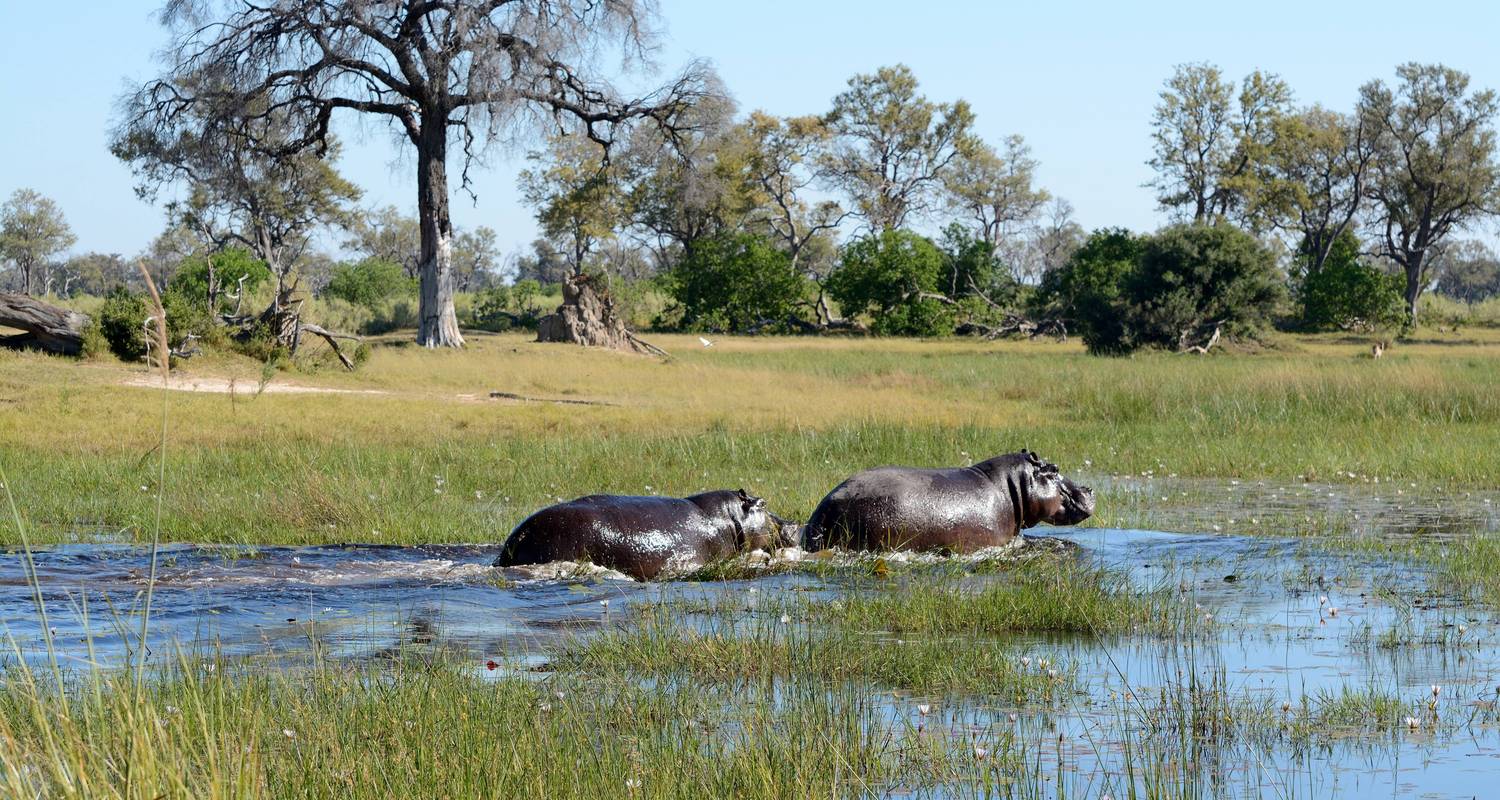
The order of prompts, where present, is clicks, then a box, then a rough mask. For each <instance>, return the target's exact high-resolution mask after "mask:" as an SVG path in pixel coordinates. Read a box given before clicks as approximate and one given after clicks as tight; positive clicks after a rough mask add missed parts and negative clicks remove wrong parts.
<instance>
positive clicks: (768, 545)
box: [729, 489, 797, 551]
mask: <svg viewBox="0 0 1500 800" xmlns="http://www.w3.org/2000/svg"><path fill="white" fill-rule="evenodd" d="M735 501H736V502H734V503H732V504H731V505H730V508H729V513H730V514H732V515H734V517H735V526H736V527H738V528H739V531H740V542H739V545H740V549H741V550H746V551H748V550H767V551H770V550H775V549H776V548H778V547H791V546H792V545H794V544H796V543H797V542H796V526H795V525H792V524H790V523H788V522H787V521H786V520H784V519H782V518H780V517H778V516H776V515H775V514H772V513H771V512H770V511H767V510H766V501H765V498H763V497H756V496H755V495H752V494H748V493H747V492H746V491H745V490H744V489H740V490H739V491H738V492H737V493H736V496H735Z"/></svg>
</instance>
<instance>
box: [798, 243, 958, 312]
mask: <svg viewBox="0 0 1500 800" xmlns="http://www.w3.org/2000/svg"><path fill="white" fill-rule="evenodd" d="M943 267H944V258H943V253H942V251H941V250H939V249H938V248H937V246H936V245H934V244H933V243H932V242H931V241H929V240H928V239H927V238H925V237H923V236H918V235H917V234H915V233H912V232H911V231H904V230H888V231H883V232H881V233H879V234H876V235H872V236H866V237H864V238H861V239H856V240H854V241H853V242H850V243H849V244H848V245H847V246H845V247H844V253H843V258H842V260H841V261H840V263H839V266H838V267H837V268H836V269H834V271H833V272H832V273H831V274H829V276H828V280H827V282H826V286H827V289H828V294H829V296H831V297H832V298H833V299H834V300H835V301H837V302H838V304H839V306H840V307H842V308H843V310H844V313H846V314H850V315H854V314H861V313H869V314H871V315H872V317H873V320H872V324H871V326H870V327H871V330H873V331H874V332H876V333H879V334H883V335H895V336H903V335H905V336H940V335H944V334H949V333H952V332H953V324H954V314H953V309H952V307H950V306H949V305H947V304H945V303H943V302H942V301H940V300H936V299H933V298H931V297H923V296H922V293H924V292H927V293H937V292H940V291H941V290H940V287H939V283H940V281H941V279H942V276H943Z"/></svg>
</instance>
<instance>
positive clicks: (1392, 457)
mask: <svg viewBox="0 0 1500 800" xmlns="http://www.w3.org/2000/svg"><path fill="white" fill-rule="evenodd" d="M1484 334H1485V335H1486V336H1488V335H1489V332H1484ZM1457 337H1458V335H1457V334H1453V335H1448V336H1447V338H1444V337H1443V336H1440V335H1434V336H1433V337H1429V338H1430V340H1427V341H1419V342H1417V343H1413V344H1409V345H1403V346H1399V347H1397V348H1396V349H1395V350H1393V351H1392V353H1391V354H1390V355H1388V356H1387V357H1386V358H1384V359H1382V360H1380V361H1372V360H1370V359H1368V358H1360V357H1359V353H1360V352H1362V349H1363V344H1362V343H1360V342H1359V341H1357V340H1356V341H1348V342H1346V341H1344V340H1342V339H1340V338H1338V337H1304V338H1299V339H1289V340H1287V341H1285V342H1284V343H1283V345H1282V346H1281V348H1280V349H1274V350H1270V351H1266V352H1262V353H1259V354H1255V355H1223V356H1214V357H1207V358H1189V357H1185V356H1173V355H1165V354H1147V355H1142V356H1139V357H1137V358H1131V359H1101V358H1093V357H1089V356H1087V355H1084V354H1083V353H1081V352H1080V350H1079V348H1078V347H1077V346H1076V344H1071V343H1070V344H1067V345H1058V344H1055V343H1050V342H1048V343H1042V342H1025V343H998V344H995V343H981V342H974V341H968V340H956V341H942V342H915V341H908V340H821V339H796V338H768V339H732V338H725V339H722V340H720V341H719V342H718V343H717V345H716V346H715V347H714V348H712V349H705V348H703V347H701V345H699V344H698V343H697V341H696V338H695V337H675V336H663V337H657V339H658V341H659V343H660V344H662V345H664V346H666V347H667V348H668V349H669V350H670V351H672V352H673V354H674V357H673V358H672V359H671V360H669V361H666V362H661V361H657V360H653V359H646V358H639V357H632V356H624V355H619V354H615V353H608V352H598V351H587V350H583V349H581V348H570V347H564V346H555V345H539V344H534V343H530V342H527V341H526V340H525V337H522V336H519V335H505V336H475V337H473V343H474V344H473V347H472V348H471V349H470V350H468V351H465V352H461V353H460V352H455V353H428V352H422V351H418V350H417V349H416V348H412V347H407V346H403V345H401V344H399V342H397V341H396V340H394V339H393V340H388V341H383V342H380V343H377V346H376V347H375V352H374V355H373V356H372V357H371V359H370V361H369V363H368V364H366V365H365V366H364V367H363V368H362V369H361V371H360V372H358V373H355V374H342V373H339V372H317V373H312V374H301V373H285V374H280V375H278V376H276V377H275V379H274V380H273V381H272V386H273V387H275V386H276V385H277V384H288V383H290V384H298V385H303V386H315V387H325V388H332V389H342V390H358V391H365V392H380V394H321V395H319V394H274V393H272V392H270V391H268V392H266V393H263V394H260V395H258V396H257V395H256V394H255V389H256V387H257V384H258V382H259V374H260V365H258V364H254V363H252V362H247V361H244V360H239V359H235V358H231V357H227V356H210V357H208V358H207V359H206V360H197V361H195V362H192V363H190V364H189V365H187V367H186V368H185V370H186V375H187V377H188V379H194V378H197V379H204V378H218V379H229V378H233V379H235V381H236V393H235V395H233V396H231V395H227V394H204V393H191V392H174V393H172V395H171V397H170V400H169V405H170V416H171V430H170V432H169V436H168V456H167V473H168V478H167V486H166V487H165V493H166V494H165V503H164V506H165V517H164V519H163V535H164V538H165V539H167V540H176V541H201V542H207V541H213V542H234V543H293V542H296V543H307V542H336V541H352V540H358V541H371V542H391V543H415V542H430V541H494V540H498V539H499V538H501V537H502V536H503V535H504V533H505V532H506V531H508V530H509V528H510V527H511V526H512V525H514V524H515V523H516V522H517V521H519V520H520V519H521V518H523V517H524V516H525V515H526V514H528V513H530V512H531V511H533V510H535V509H536V508H537V507H539V506H541V505H545V504H547V503H550V502H555V500H556V498H558V497H564V498H566V497H573V496H578V495H582V494H586V493H590V492H596V491H609V492H630V493H649V492H659V493H670V494H680V493H689V492H694V491H698V490H700V489H703V488H710V487H726V486H727V487H744V488H746V489H747V490H750V491H753V492H757V493H759V494H762V495H764V496H765V497H767V498H768V499H769V500H770V503H771V505H772V507H773V509H775V510H776V511H777V512H778V513H780V514H782V515H783V516H788V517H802V516H804V515H806V514H807V513H809V512H810V511H811V509H812V507H813V506H814V505H815V504H816V503H817V501H818V499H820V498H821V497H822V495H823V494H824V493H825V492H827V491H828V490H829V489H830V488H832V487H833V486H834V485H835V484H837V483H838V482H839V481H840V480H842V479H843V478H844V477H846V476H847V475H849V474H851V473H852V472H854V471H857V470H859V469H862V468H865V467H868V466H871V465H875V464H883V463H904V464H931V465H939V464H960V463H966V462H971V461H976V460H979V459H982V458H985V457H987V456H989V455H993V454H995V453H999V452H1007V451H1011V450H1015V449H1019V448H1021V447H1030V448H1033V449H1036V450H1038V451H1040V452H1041V453H1042V454H1043V455H1046V456H1048V457H1049V458H1051V459H1053V460H1056V461H1058V462H1059V463H1061V464H1062V466H1063V467H1064V469H1065V470H1067V471H1068V472H1069V473H1071V474H1074V475H1077V476H1080V477H1082V478H1084V479H1092V478H1100V477H1102V476H1107V475H1110V474H1119V475H1138V474H1140V473H1142V472H1146V471H1151V472H1153V474H1158V475H1166V474H1177V475H1181V476H1184V477H1186V476H1199V477H1237V478H1258V477H1267V478H1277V479H1287V480H1291V479H1296V478H1299V477H1305V478H1307V479H1323V480H1335V481H1337V480H1347V478H1346V477H1345V476H1346V475H1347V474H1348V473H1350V472H1353V473H1356V474H1358V475H1363V476H1379V477H1382V479H1389V478H1397V479H1401V480H1412V481H1420V482H1422V483H1424V484H1426V485H1431V484H1433V483H1441V484H1450V485H1460V486H1464V487H1467V488H1494V487H1495V486H1496V485H1497V481H1500V477H1497V476H1500V369H1496V367H1497V365H1500V337H1495V336H1489V338H1478V339H1463V338H1457ZM132 379H134V380H141V379H147V380H149V376H148V375H147V374H146V373H145V372H144V371H143V369H142V368H140V367H131V366H126V365H121V364H118V363H83V364H80V363H77V362H73V361H68V360H65V359H57V358H48V357H43V356H37V355H25V354H23V355H14V354H0V405H3V407H4V408H5V410H6V413H4V414H3V415H0V442H3V444H0V462H3V463H4V464H5V465H6V466H7V467H9V471H10V476H11V480H12V484H13V488H14V489H15V490H16V494H17V497H18V499H19V502H20V503H21V505H22V512H23V514H25V515H26V517H27V518H28V519H29V520H30V521H31V523H32V525H33V527H34V529H35V531H36V536H37V539H38V541H65V540H71V539H77V538H81V537H89V536H101V535H102V536H108V537H115V538H122V539H125V540H131V539H141V538H144V536H145V534H144V532H145V531H148V530H149V529H150V522H151V520H152V518H153V514H154V510H155V502H154V500H155V491H156V489H157V486H156V483H157V481H156V479H155V470H154V469H153V467H154V464H153V463H152V462H153V461H154V459H153V458H150V457H149V456H150V455H151V454H152V453H153V449H154V448H155V447H156V444H157V438H158V431H157V429H156V428H157V422H158V421H159V414H160V403H161V399H160V397H159V395H158V394H157V393H156V392H154V391H151V390H149V389H145V388H139V387H134V386H125V385H122V384H123V383H124V382H125V381H128V380H132ZM491 390H498V391H507V392H514V393H516V394H521V395H524V396H527V397H537V398H543V399H547V398H552V399H586V400H594V401H599V402H603V403H608V404H609V405H596V406H580V405H561V404H552V403H547V402H516V401H497V400H490V399H488V392H489V391H491ZM142 487H145V488H144V489H143V488H142ZM647 487H650V488H647ZM1115 499H1116V498H1114V497H1111V496H1109V495H1108V494H1106V495H1105V496H1103V497H1101V498H1100V513H1099V516H1098V522H1100V523H1101V524H1110V523H1113V522H1117V521H1124V520H1128V521H1131V522H1136V523H1142V519H1141V518H1142V517H1143V516H1149V513H1150V510H1151V509H1150V506H1149V504H1147V505H1145V506H1144V507H1143V506H1140V505H1136V504H1132V503H1128V502H1125V500H1126V498H1124V497H1122V498H1120V499H1121V502H1119V503H1116V502H1114V501H1115ZM0 537H4V540H6V541H10V542H14V541H15V534H14V531H11V530H9V529H8V528H7V529H6V530H5V531H3V532H0Z"/></svg>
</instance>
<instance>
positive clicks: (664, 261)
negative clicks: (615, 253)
mask: <svg viewBox="0 0 1500 800" xmlns="http://www.w3.org/2000/svg"><path fill="white" fill-rule="evenodd" d="M734 112H735V106H734V103H733V101H732V100H730V99H729V98H728V97H727V96H723V95H722V94H721V95H720V96H719V97H718V98H717V99H716V100H714V101H713V102H707V103H700V104H699V105H698V106H697V107H695V108H693V109H692V110H691V111H690V112H689V114H688V115H687V116H686V117H685V119H684V121H685V122H688V123H689V124H690V125H691V128H692V130H691V131H690V132H688V133H685V134H683V135H681V136H679V137H677V139H676V140H675V142H664V141H663V140H662V138H661V137H659V136H655V135H652V134H651V132H650V131H649V130H642V131H640V132H639V133H637V134H636V135H635V136H633V137H632V138H631V141H630V144H629V147H628V149H627V150H626V152H625V154H623V156H622V157H621V158H620V159H619V162H620V164H619V166H620V171H619V180H620V182H621V186H622V188H621V191H623V193H624V195H625V209H626V213H627V214H628V217H629V232H630V233H632V235H633V238H636V239H637V240H638V241H641V240H643V241H644V243H645V244H646V245H647V246H649V247H651V248H652V250H653V251H654V253H655V255H656V258H657V260H658V263H659V265H661V266H669V265H670V264H671V263H672V262H673V261H675V260H678V259H689V258H692V256H693V249H694V248H695V247H696V245H697V243H698V242H699V241H702V240H705V239H708V238H710V237H714V236H718V235H720V234H725V233H731V232H735V231H738V230H740V228H741V227H742V226H743V225H744V224H745V221H746V219H747V218H748V217H749V216H750V215H751V214H752V213H754V211H755V210H756V209H758V208H760V207H761V206H762V205H763V204H764V199H763V198H762V197H761V196H760V194H759V187H758V186H757V185H756V183H755V181H754V180H753V178H752V177H751V174H750V169H749V166H748V164H749V160H750V158H751V153H752V151H753V143H752V142H751V140H750V136H749V133H748V132H747V130H746V128H745V126H743V125H740V124H737V123H736V122H735V120H734Z"/></svg>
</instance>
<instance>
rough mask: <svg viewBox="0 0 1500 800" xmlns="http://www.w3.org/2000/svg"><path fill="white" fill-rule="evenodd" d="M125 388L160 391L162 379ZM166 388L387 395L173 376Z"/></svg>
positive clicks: (144, 378)
mask: <svg viewBox="0 0 1500 800" xmlns="http://www.w3.org/2000/svg"><path fill="white" fill-rule="evenodd" d="M122 384H123V385H125V386H137V387H140V388H142V389H160V388H161V387H162V384H161V378H160V377H157V376H155V375H134V376H131V377H129V378H127V379H125V380H124V381H122ZM167 388H168V389H171V390H173V391H178V392H203V393H206V394H244V395H253V394H256V393H257V392H259V393H263V394H371V395H380V394H390V392H387V391H383V390H380V389H331V388H328V387H326V386H301V385H298V384H295V383H279V382H276V381H272V382H270V383H268V384H266V385H265V388H263V389H262V388H261V386H260V382H259V381H253V380H243V381H237V380H233V379H230V378H206V377H193V376H190V375H189V376H180V375H174V376H172V377H171V378H170V379H168V381H167Z"/></svg>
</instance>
